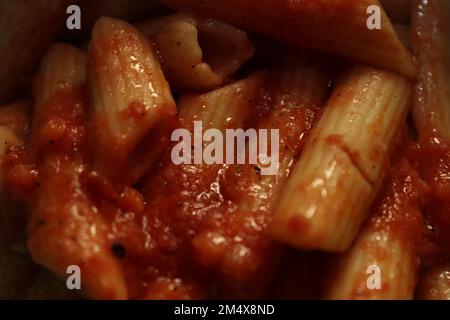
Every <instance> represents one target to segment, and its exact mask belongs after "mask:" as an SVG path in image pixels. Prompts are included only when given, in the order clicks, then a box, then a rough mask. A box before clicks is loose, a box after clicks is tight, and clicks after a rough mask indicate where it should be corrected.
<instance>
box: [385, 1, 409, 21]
mask: <svg viewBox="0 0 450 320" xmlns="http://www.w3.org/2000/svg"><path fill="white" fill-rule="evenodd" d="M380 2H381V4H382V6H383V8H384V10H386V12H387V14H388V15H389V17H390V18H391V19H392V20H394V21H398V22H402V23H408V22H409V21H410V20H411V9H412V0H380Z"/></svg>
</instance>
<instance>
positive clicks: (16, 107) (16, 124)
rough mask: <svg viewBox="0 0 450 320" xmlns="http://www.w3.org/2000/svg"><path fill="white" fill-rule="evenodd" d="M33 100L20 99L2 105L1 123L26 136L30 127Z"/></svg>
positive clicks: (21, 135)
mask: <svg viewBox="0 0 450 320" xmlns="http://www.w3.org/2000/svg"><path fill="white" fill-rule="evenodd" d="M30 113H31V101H29V100H20V101H17V102H14V103H11V104H9V105H6V106H2V107H0V125H1V126H6V127H8V128H9V129H11V130H12V131H13V132H14V133H15V134H16V135H18V136H19V137H21V138H22V139H24V138H25V135H26V134H27V133H28V130H29V127H30V123H29V122H30Z"/></svg>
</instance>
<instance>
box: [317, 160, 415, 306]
mask: <svg viewBox="0 0 450 320" xmlns="http://www.w3.org/2000/svg"><path fill="white" fill-rule="evenodd" d="M391 170H392V171H391V174H390V179H389V181H388V183H387V186H386V189H385V190H384V191H383V193H382V195H381V196H380V199H379V200H378V202H377V204H376V205H375V206H374V208H373V210H372V214H373V216H372V217H371V218H369V220H368V221H367V222H366V224H365V226H364V227H363V228H362V230H361V232H360V234H359V236H358V238H357V239H356V240H355V243H354V244H353V245H352V247H351V248H350V249H349V250H348V251H347V252H346V253H344V254H343V255H342V256H340V257H339V258H337V261H336V262H335V263H334V264H332V265H330V269H329V270H330V274H329V277H327V281H325V285H326V288H325V290H324V297H325V298H326V299H338V300H342V299H344V300H348V299H358V300H359V299H361V300H369V299H370V300H372V299H373V300H406V299H412V298H413V295H414V288H415V285H416V282H417V277H418V268H419V251H418V250H419V246H420V239H421V238H420V237H421V235H422V234H423V230H424V226H423V221H422V216H421V213H420V210H419V207H420V206H419V202H420V201H421V200H420V197H421V190H422V189H423V181H421V180H420V179H419V177H418V174H417V173H416V172H415V171H414V170H413V169H412V168H411V165H410V164H409V163H408V162H407V161H406V160H399V161H398V163H397V164H396V165H395V166H393V168H392V169H391Z"/></svg>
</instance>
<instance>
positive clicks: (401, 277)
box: [324, 226, 418, 300]
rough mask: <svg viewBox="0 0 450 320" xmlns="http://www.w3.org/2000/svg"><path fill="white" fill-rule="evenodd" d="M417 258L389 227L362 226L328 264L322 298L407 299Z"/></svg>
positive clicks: (415, 276) (410, 296)
mask: <svg viewBox="0 0 450 320" xmlns="http://www.w3.org/2000/svg"><path fill="white" fill-rule="evenodd" d="M417 265H418V260H417V257H416V255H415V254H414V251H413V250H411V247H410V246H409V245H408V244H407V243H405V241H403V240H402V239H401V238H398V237H397V235H396V234H395V232H394V231H393V230H390V229H389V228H386V229H384V230H383V229H382V230H374V228H373V226H369V227H367V228H364V229H363V230H362V231H361V234H360V235H359V236H358V238H357V240H356V241H355V244H354V245H353V246H352V247H351V248H350V249H349V251H348V252H346V253H345V254H344V255H343V257H341V258H340V260H339V262H338V263H337V264H335V265H334V264H331V265H330V277H329V278H327V281H326V284H325V285H326V286H327V289H326V293H325V296H324V298H325V299H334V300H349V299H351V300H410V299H412V298H413V295H414V288H415V285H416V281H417Z"/></svg>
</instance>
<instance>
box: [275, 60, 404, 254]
mask: <svg viewBox="0 0 450 320" xmlns="http://www.w3.org/2000/svg"><path fill="white" fill-rule="evenodd" d="M411 91H412V88H411V84H410V83H409V82H408V81H407V80H406V79H405V78H402V77H400V76H397V75H395V74H392V73H389V72H384V71H380V70H377V69H374V68H370V67H364V66H357V67H354V68H352V70H351V71H350V72H348V73H347V75H346V76H345V77H344V79H343V81H342V83H341V84H340V85H339V86H338V87H337V88H336V89H335V91H334V93H333V95H332V97H331V98H330V100H329V101H328V103H327V105H326V107H325V111H324V114H323V115H322V117H321V119H320V121H319V122H318V124H317V125H316V126H315V127H314V129H313V130H312V132H311V136H310V137H309V140H308V143H307V145H306V147H305V150H304V152H303V154H302V156H301V158H300V160H299V161H298V162H297V164H296V165H295V168H294V170H293V172H292V175H291V176H290V178H289V181H288V183H287V186H286V188H285V189H284V192H283V194H282V196H281V198H280V201H279V203H278V204H277V206H276V209H275V213H274V217H273V223H272V227H271V230H272V235H273V236H274V237H275V238H276V239H278V240H280V241H282V242H284V243H286V244H289V245H292V246H295V247H297V248H303V249H304V248H306V249H322V250H327V251H344V250H346V249H347V248H348V247H349V245H350V244H351V242H352V241H353V239H354V238H355V236H356V234H357V232H358V230H359V227H360V226H361V223H362V222H363V221H364V218H365V212H366V211H367V209H368V207H369V205H370V203H371V202H372V200H373V197H374V195H375V193H376V191H377V190H378V187H379V184H380V182H381V181H382V178H383V176H384V173H385V169H386V163H387V158H388V151H389V148H390V146H391V142H392V139H393V136H394V134H395V132H397V129H398V128H399V125H400V123H401V122H402V120H403V119H404V118H405V116H406V112H407V107H408V106H409V102H410V95H411Z"/></svg>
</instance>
